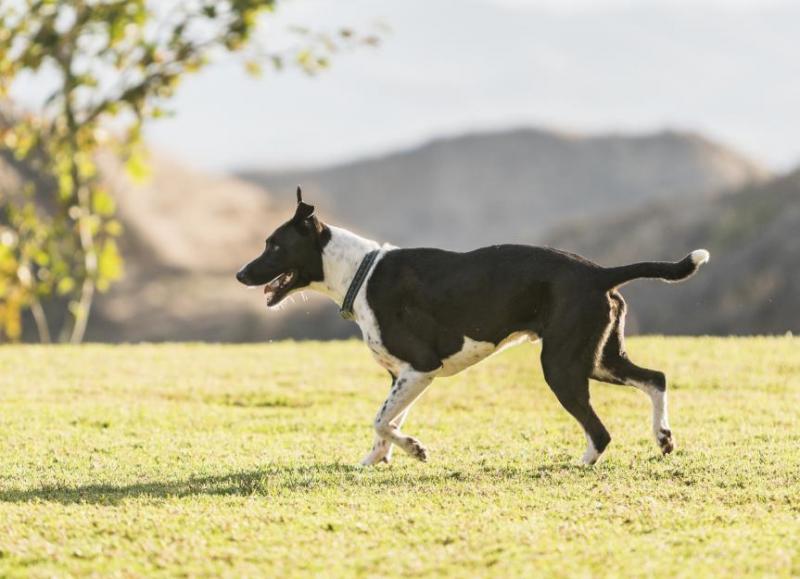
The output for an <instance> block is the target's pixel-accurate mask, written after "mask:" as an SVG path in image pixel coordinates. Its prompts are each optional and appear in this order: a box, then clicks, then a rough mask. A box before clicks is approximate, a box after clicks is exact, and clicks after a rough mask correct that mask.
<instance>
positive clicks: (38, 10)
mask: <svg viewBox="0 0 800 579" xmlns="http://www.w3.org/2000/svg"><path fill="white" fill-rule="evenodd" d="M275 5H276V1H275V0H221V1H220V0H174V1H170V2H155V1H151V2H146V1H145V0H69V1H66V0H9V1H4V2H2V3H0V98H2V97H3V95H6V94H8V92H9V90H10V89H11V88H12V86H13V84H14V82H15V81H17V80H18V79H19V78H20V76H22V75H28V76H37V75H39V76H41V77H43V78H46V79H55V82H54V84H55V88H54V89H53V91H52V93H51V94H50V95H49V97H48V98H47V99H46V100H45V101H44V103H43V105H42V110H41V111H40V112H39V113H38V114H37V115H35V116H25V117H22V118H16V119H12V120H11V122H9V123H6V124H5V125H3V123H0V147H4V148H5V149H6V150H7V151H9V152H11V153H12V154H13V157H14V159H16V161H17V162H25V163H28V164H29V165H31V167H32V169H33V170H34V171H35V172H37V173H39V174H41V175H46V176H47V177H48V178H49V179H50V180H51V181H52V185H53V191H52V192H49V193H48V194H49V195H50V196H51V197H52V198H53V199H54V201H55V203H54V204H52V205H51V206H50V211H49V212H45V211H43V210H42V208H41V207H39V209H38V210H35V211H28V210H27V209H26V210H24V211H22V212H23V213H25V220H26V221H27V222H33V221H36V224H35V225H31V227H32V228H33V229H35V230H36V231H37V232H39V233H37V234H36V235H32V236H26V238H25V241H24V244H28V245H29V244H36V243H40V244H41V245H40V246H39V247H37V248H36V249H34V250H32V251H33V252H34V253H36V254H42V253H43V252H46V251H49V250H50V249H51V248H52V247H53V246H54V245H62V244H63V247H60V248H59V250H58V252H57V254H58V256H59V259H58V260H57V261H58V263H59V268H58V272H59V274H58V275H59V276H60V275H61V273H60V272H62V271H63V272H65V273H64V274H63V277H57V279H51V278H50V277H48V276H52V275H54V273H55V272H54V270H48V269H47V268H43V267H42V264H41V263H39V262H35V260H34V261H29V262H27V264H26V263H25V262H24V260H25V259H26V258H25V256H23V255H22V253H23V252H22V248H21V247H17V249H16V250H14V249H13V248H11V249H8V248H7V249H5V250H3V251H4V252H5V257H4V258H3V259H4V260H5V262H6V264H5V266H3V267H2V269H0V271H2V272H4V274H3V279H2V284H3V287H4V288H5V290H4V291H5V293H0V299H2V304H3V308H4V310H0V311H4V312H5V313H2V314H0V316H2V320H5V326H6V334H7V335H9V336H10V337H12V338H13V337H17V336H18V334H19V327H18V319H19V311H20V308H21V307H24V306H26V305H29V304H32V303H35V301H36V300H38V299H49V298H52V297H54V295H55V294H54V293H53V292H54V290H57V289H59V288H60V291H61V293H62V294H63V297H64V298H65V299H66V302H67V304H68V307H69V309H70V312H71V314H72V320H73V323H72V327H71V328H66V329H67V332H66V334H65V336H66V335H67V334H68V335H69V338H70V340H71V341H73V342H79V341H81V340H82V338H83V335H84V332H85V329H86V323H87V321H88V316H89V311H90V308H91V304H92V300H93V296H94V293H95V290H96V289H98V290H100V291H104V290H106V289H107V288H108V287H109V286H110V285H111V283H113V282H114V281H116V280H117V279H119V277H120V276H121V274H122V265H121V257H120V255H119V251H118V249H117V243H116V242H115V239H114V238H115V237H117V236H118V235H119V233H120V231H121V228H120V225H119V223H118V222H117V221H115V219H114V213H115V207H114V202H113V198H112V196H111V192H110V191H108V190H107V189H105V188H104V186H103V180H102V176H101V175H100V171H99V168H98V161H97V154H98V151H99V150H100V149H112V150H114V151H115V152H116V153H117V154H118V155H119V156H120V157H122V158H123V159H124V160H125V161H126V165H127V167H128V169H129V171H130V173H131V174H132V175H133V176H135V177H139V178H141V177H144V176H146V173H147V171H146V158H145V151H144V147H143V143H142V127H143V124H144V123H145V122H146V121H148V120H149V119H155V118H159V117H162V116H164V115H165V114H167V112H168V110H167V103H168V101H169V99H170V98H171V97H172V96H173V95H174V93H175V90H176V88H177V86H178V84H179V82H180V81H181V79H182V78H183V77H184V76H185V75H187V74H189V73H194V72H197V71H198V70H200V69H202V68H203V67H204V66H205V65H207V64H208V63H209V62H210V60H211V59H212V57H213V56H215V55H217V54H219V53H223V52H226V51H229V52H240V53H242V57H243V60H244V61H245V63H246V67H247V68H248V70H250V71H251V72H253V73H257V72H260V69H261V63H262V62H265V61H266V62H267V63H269V64H271V65H273V66H275V67H276V68H279V67H282V66H284V65H285V64H287V63H289V64H295V65H297V66H299V67H300V68H301V69H303V70H305V71H306V72H309V73H314V72H318V71H319V70H321V69H323V68H324V67H325V66H327V63H328V56H327V55H329V54H330V53H331V52H332V51H335V50H336V49H337V48H338V47H339V46H340V45H341V44H349V43H356V42H358V43H361V42H367V43H374V42H375V39H374V38H371V37H367V38H355V37H354V36H353V34H352V32H350V31H341V32H340V33H339V34H338V35H325V34H314V33H311V32H309V31H305V30H299V31H297V32H298V34H300V35H301V36H302V38H303V46H302V47H300V48H296V49H290V50H289V51H288V52H283V53H281V52H278V53H270V52H269V51H266V50H263V49H261V48H259V47H258V46H257V43H254V42H251V40H252V37H253V33H254V31H255V29H256V26H257V23H258V17H259V15H260V14H261V13H262V12H264V11H271V10H273V9H274V8H275ZM2 194H3V193H2V192H0V195H2ZM37 194H39V195H41V194H43V192H41V191H38V192H37ZM0 203H2V204H3V205H4V206H9V205H13V204H17V203H19V202H18V201H16V200H15V199H14V196H10V195H6V196H5V198H0ZM25 203H26V204H28V203H30V200H28V201H25ZM38 205H41V204H38ZM26 207H27V205H26ZM7 211H8V210H7ZM13 211H16V212H17V213H19V208H18V209H17V210H13ZM9 218H10V217H9V216H6V219H9ZM5 226H6V227H10V228H11V229H12V230H15V225H14V223H11V222H9V221H6V222H5ZM22 237H23V236H20V239H22ZM12 256H13V257H12ZM19 260H23V261H19ZM39 261H41V260H39ZM31 265H35V266H36V267H34V268H33V269H32V270H31V268H30V267H29V266H31ZM22 271H30V273H31V275H30V277H29V279H28V280H27V281H26V280H23V279H22V278H21V277H20V276H19V275H17V274H16V273H14V272H22ZM53 282H56V283H53Z"/></svg>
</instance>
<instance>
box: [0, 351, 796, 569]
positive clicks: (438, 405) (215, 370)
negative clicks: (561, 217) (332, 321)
mask: <svg viewBox="0 0 800 579" xmlns="http://www.w3.org/2000/svg"><path fill="white" fill-rule="evenodd" d="M629 350H630V353H631V357H632V358H633V359H634V360H635V361H637V362H639V363H640V364H642V365H646V366H649V367H653V368H658V369H661V370H663V371H665V372H666V373H667V376H668V378H669V379H670V382H671V386H670V388H671V390H670V392H671V399H670V403H671V408H670V411H671V421H672V428H673V431H674V433H675V436H676V441H677V444H678V450H677V451H676V453H675V454H673V455H671V456H668V457H666V458H662V457H661V456H660V455H659V453H658V450H657V448H656V446H655V444H654V442H653V441H652V439H651V436H650V424H649V421H650V408H649V401H648V399H647V397H646V396H645V395H644V394H642V393H641V392H638V391H636V390H633V389H628V388H623V387H619V386H606V385H600V384H594V385H593V386H592V393H593V400H594V403H595V407H596V409H597V411H598V413H599V415H600V416H601V417H602V418H603V420H604V422H605V424H606V426H607V427H608V429H609V431H610V432H611V435H612V437H613V441H612V443H611V446H610V447H609V449H608V451H607V452H606V454H605V456H604V459H603V460H602V462H601V463H600V464H598V465H597V466H596V467H594V468H584V467H580V466H578V465H577V462H578V459H579V457H580V455H581V454H582V452H583V450H584V443H585V442H584V437H583V434H582V432H581V430H580V428H579V427H578V425H577V423H576V422H574V421H573V419H572V418H571V417H570V416H568V415H567V413H566V412H564V411H563V410H562V409H561V408H560V407H559V406H558V403H557V402H556V401H555V399H554V397H553V396H552V394H551V393H550V392H549V390H548V388H547V386H546V385H545V383H544V381H543V379H542V375H541V371H540V369H539V365H538V354H539V350H538V347H535V346H534V347H532V346H521V347H519V348H516V349H514V350H510V351H508V352H505V353H503V354H502V355H499V356H497V357H495V358H492V359H491V360H488V361H486V362H484V363H483V364H481V365H479V366H476V367H475V368H473V369H471V370H470V371H468V372H466V373H464V374H462V375H460V376H456V377H455V378H450V379H447V380H439V381H437V382H435V383H434V385H433V386H432V388H431V389H430V390H429V391H428V392H427V393H426V394H425V396H424V397H423V399H422V400H421V401H420V402H419V403H418V404H417V406H416V407H415V408H414V411H413V412H412V414H411V418H410V420H409V422H408V426H407V428H406V430H407V431H408V432H409V433H411V434H413V435H415V436H417V437H419V438H420V439H421V440H422V442H423V443H425V444H426V445H427V446H428V449H429V451H430V457H431V459H430V462H429V463H428V464H420V463H417V462H414V461H412V460H411V459H410V458H408V457H407V456H405V455H404V454H403V453H402V452H398V453H397V454H396V456H395V461H394V463H393V464H392V465H391V466H386V465H383V466H381V467H378V468H375V469H360V468H356V467H354V466H353V465H354V464H356V463H357V462H358V461H359V460H360V459H361V457H362V456H363V455H364V454H365V453H366V452H367V451H368V450H369V448H370V445H371V443H372V431H371V429H370V424H371V420H372V417H373V416H374V414H375V412H376V410H377V408H378V406H379V405H380V403H381V402H382V399H383V395H384V394H385V393H386V391H387V390H388V387H389V383H388V375H386V373H385V372H384V371H382V370H381V369H380V368H378V366H376V365H375V364H374V363H373V362H372V360H371V359H370V357H369V355H368V353H367V351H366V349H365V348H364V347H363V346H362V345H361V344H359V343H356V342H346V343H331V344H317V343H280V344H272V345H261V346H213V345H166V346H131V347H129V346H122V347H119V346H117V347H114V346H87V347H79V348H73V347H53V348H45V347H3V348H0V577H6V576H9V577H15V576H20V577H21V576H47V577H50V576H69V575H87V574H92V573H94V574H98V575H103V576H108V575H118V576H152V575H158V574H162V575H187V576H231V577H233V576H237V577H238V576H256V575H260V576H272V577H285V576H304V575H305V576H308V575H323V576H354V575H363V576H398V575H415V576H416V575H422V576H441V575H449V576H453V577H468V576H470V577H471V576H496V577H511V576H525V577H533V576H548V575H549V576H571V577H574V576H584V577H588V576H611V577H620V576H626V577H627V576H634V577H635V576H658V577H663V576H681V577H687V578H688V577H698V576H717V577H719V576H725V575H726V576H737V577H738V576H742V575H758V576H792V575H794V576H798V575H800V340H798V339H793V338H772V339H766V338H763V339H762V338H754V339H665V338H642V339H634V340H631V341H630V343H629Z"/></svg>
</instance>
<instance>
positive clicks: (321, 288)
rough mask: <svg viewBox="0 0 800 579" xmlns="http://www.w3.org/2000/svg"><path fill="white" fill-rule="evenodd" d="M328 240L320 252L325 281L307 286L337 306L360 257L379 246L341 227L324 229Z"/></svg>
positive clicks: (351, 279) (345, 291)
mask: <svg viewBox="0 0 800 579" xmlns="http://www.w3.org/2000/svg"><path fill="white" fill-rule="evenodd" d="M328 228H329V229H330V232H331V238H330V240H329V241H328V243H327V244H326V245H325V247H324V248H323V250H322V271H323V274H324V277H325V279H323V280H322V281H321V282H314V283H313V284H311V286H310V287H311V289H313V290H315V291H318V292H320V293H322V294H325V295H326V296H328V297H329V298H331V299H332V300H333V301H334V302H336V304H337V305H339V306H341V305H342V302H344V296H345V295H346V294H347V290H348V288H349V287H350V284H351V283H352V281H353V278H354V277H355V275H356V271H358V266H359V265H361V261H362V260H363V259H364V257H365V256H366V255H367V254H368V253H369V252H370V251H373V250H375V249H380V247H381V246H380V244H379V243H378V242H377V241H372V240H371V239H365V238H363V237H361V236H359V235H356V234H355V233H353V232H351V231H347V230H346V229H342V228H341V227H332V226H328Z"/></svg>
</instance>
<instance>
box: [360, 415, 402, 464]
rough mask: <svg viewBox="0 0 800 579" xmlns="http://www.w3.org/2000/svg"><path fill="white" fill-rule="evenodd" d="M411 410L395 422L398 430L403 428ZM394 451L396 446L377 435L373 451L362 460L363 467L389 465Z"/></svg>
mask: <svg viewBox="0 0 800 579" xmlns="http://www.w3.org/2000/svg"><path fill="white" fill-rule="evenodd" d="M409 410H410V408H406V410H405V411H404V412H403V413H402V414H401V415H400V416H398V417H397V419H396V420H395V421H394V422H395V425H396V427H397V428H402V427H403V422H405V420H406V417H407V416H408V411H409ZM393 451H394V444H392V443H391V442H389V441H387V440H385V439H383V438H382V437H380V436H378V435H377V434H376V435H375V442H374V443H373V445H372V450H371V451H370V452H369V453H368V454H367V456H365V457H364V458H363V459H362V460H361V466H373V465H375V464H378V463H381V462H385V463H387V464H388V463H390V462H392V452H393Z"/></svg>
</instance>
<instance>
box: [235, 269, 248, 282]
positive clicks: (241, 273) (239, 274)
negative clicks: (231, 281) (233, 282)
mask: <svg viewBox="0 0 800 579" xmlns="http://www.w3.org/2000/svg"><path fill="white" fill-rule="evenodd" d="M236 279H238V280H239V283H244V284H246V283H247V274H246V273H245V272H244V269H240V270H239V271H237V272H236Z"/></svg>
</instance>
